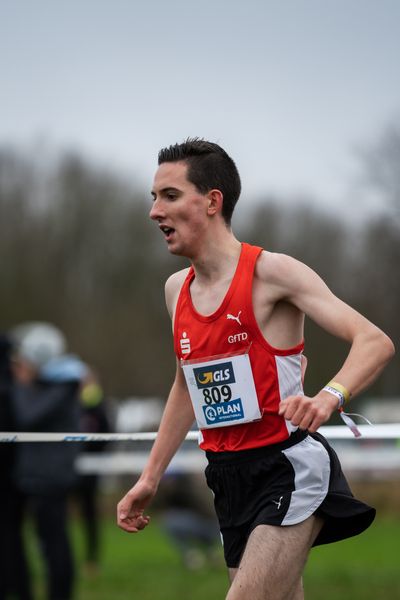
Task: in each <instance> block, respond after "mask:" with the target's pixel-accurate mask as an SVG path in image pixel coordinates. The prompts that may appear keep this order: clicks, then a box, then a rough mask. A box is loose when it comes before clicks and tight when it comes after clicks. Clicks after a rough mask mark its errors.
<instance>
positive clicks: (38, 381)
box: [13, 323, 83, 600]
mask: <svg viewBox="0 0 400 600" xmlns="http://www.w3.org/2000/svg"><path fill="white" fill-rule="evenodd" d="M14 334H15V338H16V341H17V348H16V354H15V360H14V362H13V371H14V377H15V385H14V391H13V411H14V418H15V422H16V426H17V428H18V430H20V431H37V432H76V431H79V402H78V390H79V385H80V378H81V371H80V369H83V366H82V363H80V361H79V360H78V359H76V361H75V367H76V368H72V369H71V368H64V369H63V368H61V367H62V365H63V360H64V359H63V352H64V349H65V341H64V338H63V335H62V334H61V332H59V331H58V330H57V329H56V328H54V327H53V326H51V325H48V324H43V323H34V324H30V325H27V326H23V327H19V328H18V329H17V330H15V331H14ZM64 362H65V361H64ZM67 362H68V361H67ZM70 362H71V361H70ZM72 362H74V361H72ZM17 450H18V452H17V456H16V463H15V482H16V485H17V487H18V489H19V490H20V491H21V492H22V493H23V494H24V495H25V497H26V500H27V506H28V508H29V510H30V512H31V514H32V517H33V519H34V521H35V524H36V529H37V532H38V536H39V541H40V546H41V550H42V553H43V556H44V559H45V562H46V567H47V569H46V570H47V588H48V599H49V600H70V599H71V598H72V595H73V582H74V561H73V554H72V549H71V544H70V541H69V537H68V531H67V500H68V495H69V493H70V491H71V490H72V488H73V486H74V484H75V480H76V475H75V466H74V463H75V459H76V456H77V453H78V452H79V448H78V444H73V443H66V442H55V443H54V442H52V443H45V442H44V443H42V442H34V443H23V444H19V445H18V448H17Z"/></svg>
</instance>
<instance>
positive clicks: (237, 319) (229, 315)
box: [226, 310, 242, 325]
mask: <svg viewBox="0 0 400 600" xmlns="http://www.w3.org/2000/svg"><path fill="white" fill-rule="evenodd" d="M241 313H242V311H241V310H239V312H238V315H237V317H235V315H231V314H229V313H228V314H227V315H226V318H227V319H228V321H229V319H231V320H232V321H237V323H239V325H241V322H240V318H239V317H240V315H241Z"/></svg>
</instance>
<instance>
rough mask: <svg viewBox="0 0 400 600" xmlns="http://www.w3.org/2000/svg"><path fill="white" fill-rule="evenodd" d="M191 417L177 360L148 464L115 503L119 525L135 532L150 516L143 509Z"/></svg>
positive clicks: (187, 396) (155, 489) (183, 437)
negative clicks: (172, 381)
mask: <svg viewBox="0 0 400 600" xmlns="http://www.w3.org/2000/svg"><path fill="white" fill-rule="evenodd" d="M193 420H194V414H193V408H192V404H191V402H190V397H189V394H188V391H187V387H186V382H185V380H184V376H183V373H182V368H181V367H180V365H179V364H177V369H176V377H175V381H174V383H173V385H172V388H171V391H170V394H169V396H168V400H167V404H166V406H165V410H164V414H163V417H162V419H161V423H160V427H159V430H158V434H157V438H156V440H155V442H154V445H153V447H152V450H151V452H150V456H149V459H148V461H147V464H146V466H145V468H144V470H143V473H142V475H141V476H140V478H139V480H138V482H137V483H136V484H135V485H134V486H133V487H132V488H131V489H130V490H129V492H128V493H127V494H126V495H125V496H124V498H123V499H122V500H121V501H120V502H119V504H118V508H117V522H118V525H119V527H121V529H124V530H125V531H128V532H130V533H136V532H137V531H139V530H140V529H143V528H144V527H146V525H147V524H148V523H149V517H148V516H144V509H145V508H146V506H147V505H148V504H149V503H150V501H151V500H152V498H153V497H154V495H155V494H156V492H157V488H158V485H159V482H160V479H161V477H162V475H163V474H164V471H165V470H166V468H167V467H168V465H169V463H170V461H171V459H172V458H173V456H174V454H175V453H176V451H177V450H178V448H179V446H180V445H181V443H182V442H183V440H184V439H185V437H186V434H187V432H188V431H189V429H190V427H191V425H192V423H193Z"/></svg>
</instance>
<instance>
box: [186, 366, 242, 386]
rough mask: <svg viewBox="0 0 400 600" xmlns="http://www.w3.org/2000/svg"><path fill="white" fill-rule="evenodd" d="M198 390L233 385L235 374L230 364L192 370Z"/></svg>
mask: <svg viewBox="0 0 400 600" xmlns="http://www.w3.org/2000/svg"><path fill="white" fill-rule="evenodd" d="M193 373H194V376H195V378H196V384H197V387H198V389H202V388H205V387H211V386H213V385H224V384H227V383H235V374H234V372H233V367H232V363H231V362H226V363H220V364H219V365H208V366H205V367H201V368H200V367H199V368H197V369H193Z"/></svg>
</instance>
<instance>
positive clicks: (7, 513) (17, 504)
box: [0, 334, 32, 600]
mask: <svg viewBox="0 0 400 600" xmlns="http://www.w3.org/2000/svg"><path fill="white" fill-rule="evenodd" d="M11 351H12V345H11V341H10V339H9V338H8V337H7V336H6V335H5V334H0V429H1V430H2V431H14V430H15V422H14V418H13V414H12V406H11V394H12V388H13V378H12V372H11ZM15 453H16V447H15V445H14V444H7V443H4V444H0V473H1V477H0V532H1V533H0V598H1V600H8V599H11V598H13V599H16V600H32V593H31V589H30V576H29V571H28V565H27V561H26V557H25V551H24V546H23V539H22V500H23V498H22V495H21V493H20V492H19V491H18V489H17V487H16V485H15V483H14V479H13V469H14V463H15Z"/></svg>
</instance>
